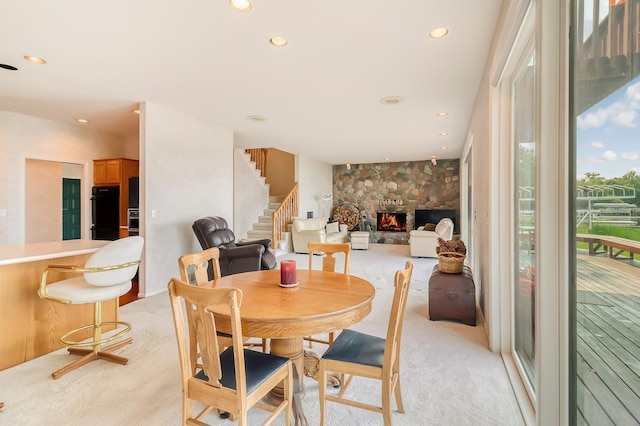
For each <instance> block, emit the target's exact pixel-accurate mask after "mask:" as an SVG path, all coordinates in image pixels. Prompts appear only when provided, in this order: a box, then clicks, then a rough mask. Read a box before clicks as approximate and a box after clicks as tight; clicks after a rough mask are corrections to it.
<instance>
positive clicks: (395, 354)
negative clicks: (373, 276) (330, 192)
mask: <svg viewBox="0 0 640 426" xmlns="http://www.w3.org/2000/svg"><path fill="white" fill-rule="evenodd" d="M412 272H413V264H412V263H411V262H408V261H407V263H406V264H405V269H401V270H399V271H397V272H396V274H395V278H394V285H395V290H394V293H393V302H392V305H391V314H390V315H389V325H388V327H387V337H386V339H383V338H381V337H376V336H371V335H368V334H364V333H360V332H357V331H354V330H349V329H346V330H343V331H342V333H340V335H339V336H338V337H337V338H336V340H335V342H333V344H332V345H331V346H329V349H327V351H326V352H325V353H324V354H323V355H322V358H321V359H320V373H319V379H318V383H326V380H327V372H329V371H331V372H332V373H338V374H340V379H341V380H340V382H341V383H342V388H341V389H340V392H339V393H338V394H337V395H336V396H333V395H327V393H326V386H318V389H319V396H320V425H324V418H325V405H326V401H331V402H337V403H340V404H345V405H350V406H352V407H357V408H363V409H366V410H370V411H374V412H377V413H382V418H383V421H384V424H385V426H391V424H392V421H391V402H392V398H393V396H395V399H396V405H397V406H398V412H400V413H404V406H403V404H402V395H401V393H400V340H401V337H402V325H403V323H404V317H405V311H406V308H407V296H408V294H409V284H410V282H411V274H412ZM354 376H360V377H365V378H370V379H377V380H380V381H381V385H382V389H381V397H382V404H381V406H376V405H372V404H365V403H363V402H360V401H356V400H354V399H347V398H345V396H344V395H345V392H346V391H347V389H348V388H349V385H350V384H351V380H352V379H353V377H354ZM345 379H346V381H345Z"/></svg>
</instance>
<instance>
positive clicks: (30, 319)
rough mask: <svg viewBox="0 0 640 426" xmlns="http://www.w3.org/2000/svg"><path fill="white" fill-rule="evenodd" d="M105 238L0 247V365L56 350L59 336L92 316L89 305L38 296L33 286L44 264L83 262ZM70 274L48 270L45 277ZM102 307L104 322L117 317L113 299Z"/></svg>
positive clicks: (88, 321)
mask: <svg viewBox="0 0 640 426" xmlns="http://www.w3.org/2000/svg"><path fill="white" fill-rule="evenodd" d="M108 242H109V241H92V240H69V241H57V242H50V243H36V244H26V245H22V246H3V247H0V320H1V323H2V332H1V333H0V370H4V369H6V368H9V367H12V366H14V365H18V364H21V363H23V362H25V361H28V360H31V359H33V358H37V357H39V356H41V355H44V354H47V353H49V352H53V351H55V350H57V349H60V348H61V347H63V345H62V344H61V343H60V342H59V341H58V339H59V338H60V336H62V335H63V334H64V333H66V332H67V331H69V330H72V329H74V328H76V327H80V326H82V325H85V324H90V323H91V322H92V321H93V305H92V304H87V305H63V304H59V303H54V302H51V301H47V300H42V299H40V297H39V296H38V287H39V285H40V279H41V278H42V273H43V272H44V270H45V268H46V267H47V266H48V265H60V264H64V265H77V266H84V264H85V262H86V261H87V259H88V258H89V257H90V256H91V254H92V253H94V252H95V251H97V250H98V249H99V248H101V247H102V246H104V245H106V244H107V243H108ZM74 276H77V275H76V274H62V273H56V272H55V271H53V272H51V273H49V280H48V281H49V282H53V281H57V280H60V279H66V278H72V277H74ZM102 309H103V311H102V316H103V320H104V321H110V320H115V319H117V316H118V301H117V300H113V301H109V302H105V303H103V306H102ZM89 336H90V334H87V336H86V337H89Z"/></svg>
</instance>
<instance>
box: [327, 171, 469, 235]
mask: <svg viewBox="0 0 640 426" xmlns="http://www.w3.org/2000/svg"><path fill="white" fill-rule="evenodd" d="M343 204H351V205H352V206H355V207H357V208H358V210H360V217H361V220H360V227H359V228H360V229H361V230H364V231H370V240H371V242H375V243H385V244H408V240H409V232H408V231H409V230H411V229H413V228H414V222H415V220H414V219H415V218H414V212H415V210H416V209H455V210H456V214H457V217H458V220H460V219H459V218H460V160H458V159H452V160H438V164H437V165H436V166H434V165H432V164H431V160H425V161H405V162H397V163H372V164H351V169H350V170H347V166H346V165H336V166H333V207H334V208H335V207H337V206H339V205H343ZM377 212H405V213H407V232H378V230H377V229H376V218H377V214H376V213H377ZM354 230H358V228H356V229H354Z"/></svg>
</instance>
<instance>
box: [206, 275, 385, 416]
mask: <svg viewBox="0 0 640 426" xmlns="http://www.w3.org/2000/svg"><path fill="white" fill-rule="evenodd" d="M296 278H297V281H298V285H297V286H295V287H290V288H283V287H281V286H280V285H279V283H280V270H277V269H275V270H267V271H255V272H245V273H241V274H234V275H227V276H225V277H221V278H218V279H216V280H214V281H211V282H210V284H211V286H212V287H215V288H230V287H234V288H239V289H240V290H241V291H242V305H241V306H240V316H241V321H242V334H243V336H246V337H260V338H269V339H271V342H270V351H271V353H272V354H274V355H280V356H283V357H287V358H289V359H291V361H292V362H293V365H294V376H295V377H294V392H295V393H296V394H297V395H296V396H297V397H296V396H294V400H295V401H296V402H294V407H293V408H294V412H295V417H296V424H302V425H305V424H306V423H307V422H306V417H305V416H304V412H303V410H302V404H301V402H300V401H301V399H302V397H303V396H304V385H303V381H302V379H303V374H304V357H305V351H304V345H303V337H304V336H310V335H314V334H324V333H328V332H330V331H333V330H340V329H344V328H347V327H349V326H350V325H353V324H355V323H357V322H359V321H360V320H362V319H363V318H364V317H366V316H367V315H368V314H369V313H370V312H371V304H372V301H373V297H374V295H375V288H374V287H373V285H372V284H371V283H369V282H368V281H366V280H364V279H362V278H359V277H355V276H353V275H346V274H342V273H338V272H328V271H316V270H297V271H296ZM216 326H217V327H218V329H219V330H221V331H224V332H230V325H229V323H228V317H225V315H224V313H222V312H220V313H216ZM316 358H317V356H316Z"/></svg>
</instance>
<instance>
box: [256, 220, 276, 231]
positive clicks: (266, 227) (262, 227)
mask: <svg viewBox="0 0 640 426" xmlns="http://www.w3.org/2000/svg"><path fill="white" fill-rule="evenodd" d="M272 229H273V226H272V224H271V222H269V223H266V222H258V223H254V224H253V230H254V231H267V232H271V230H272Z"/></svg>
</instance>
